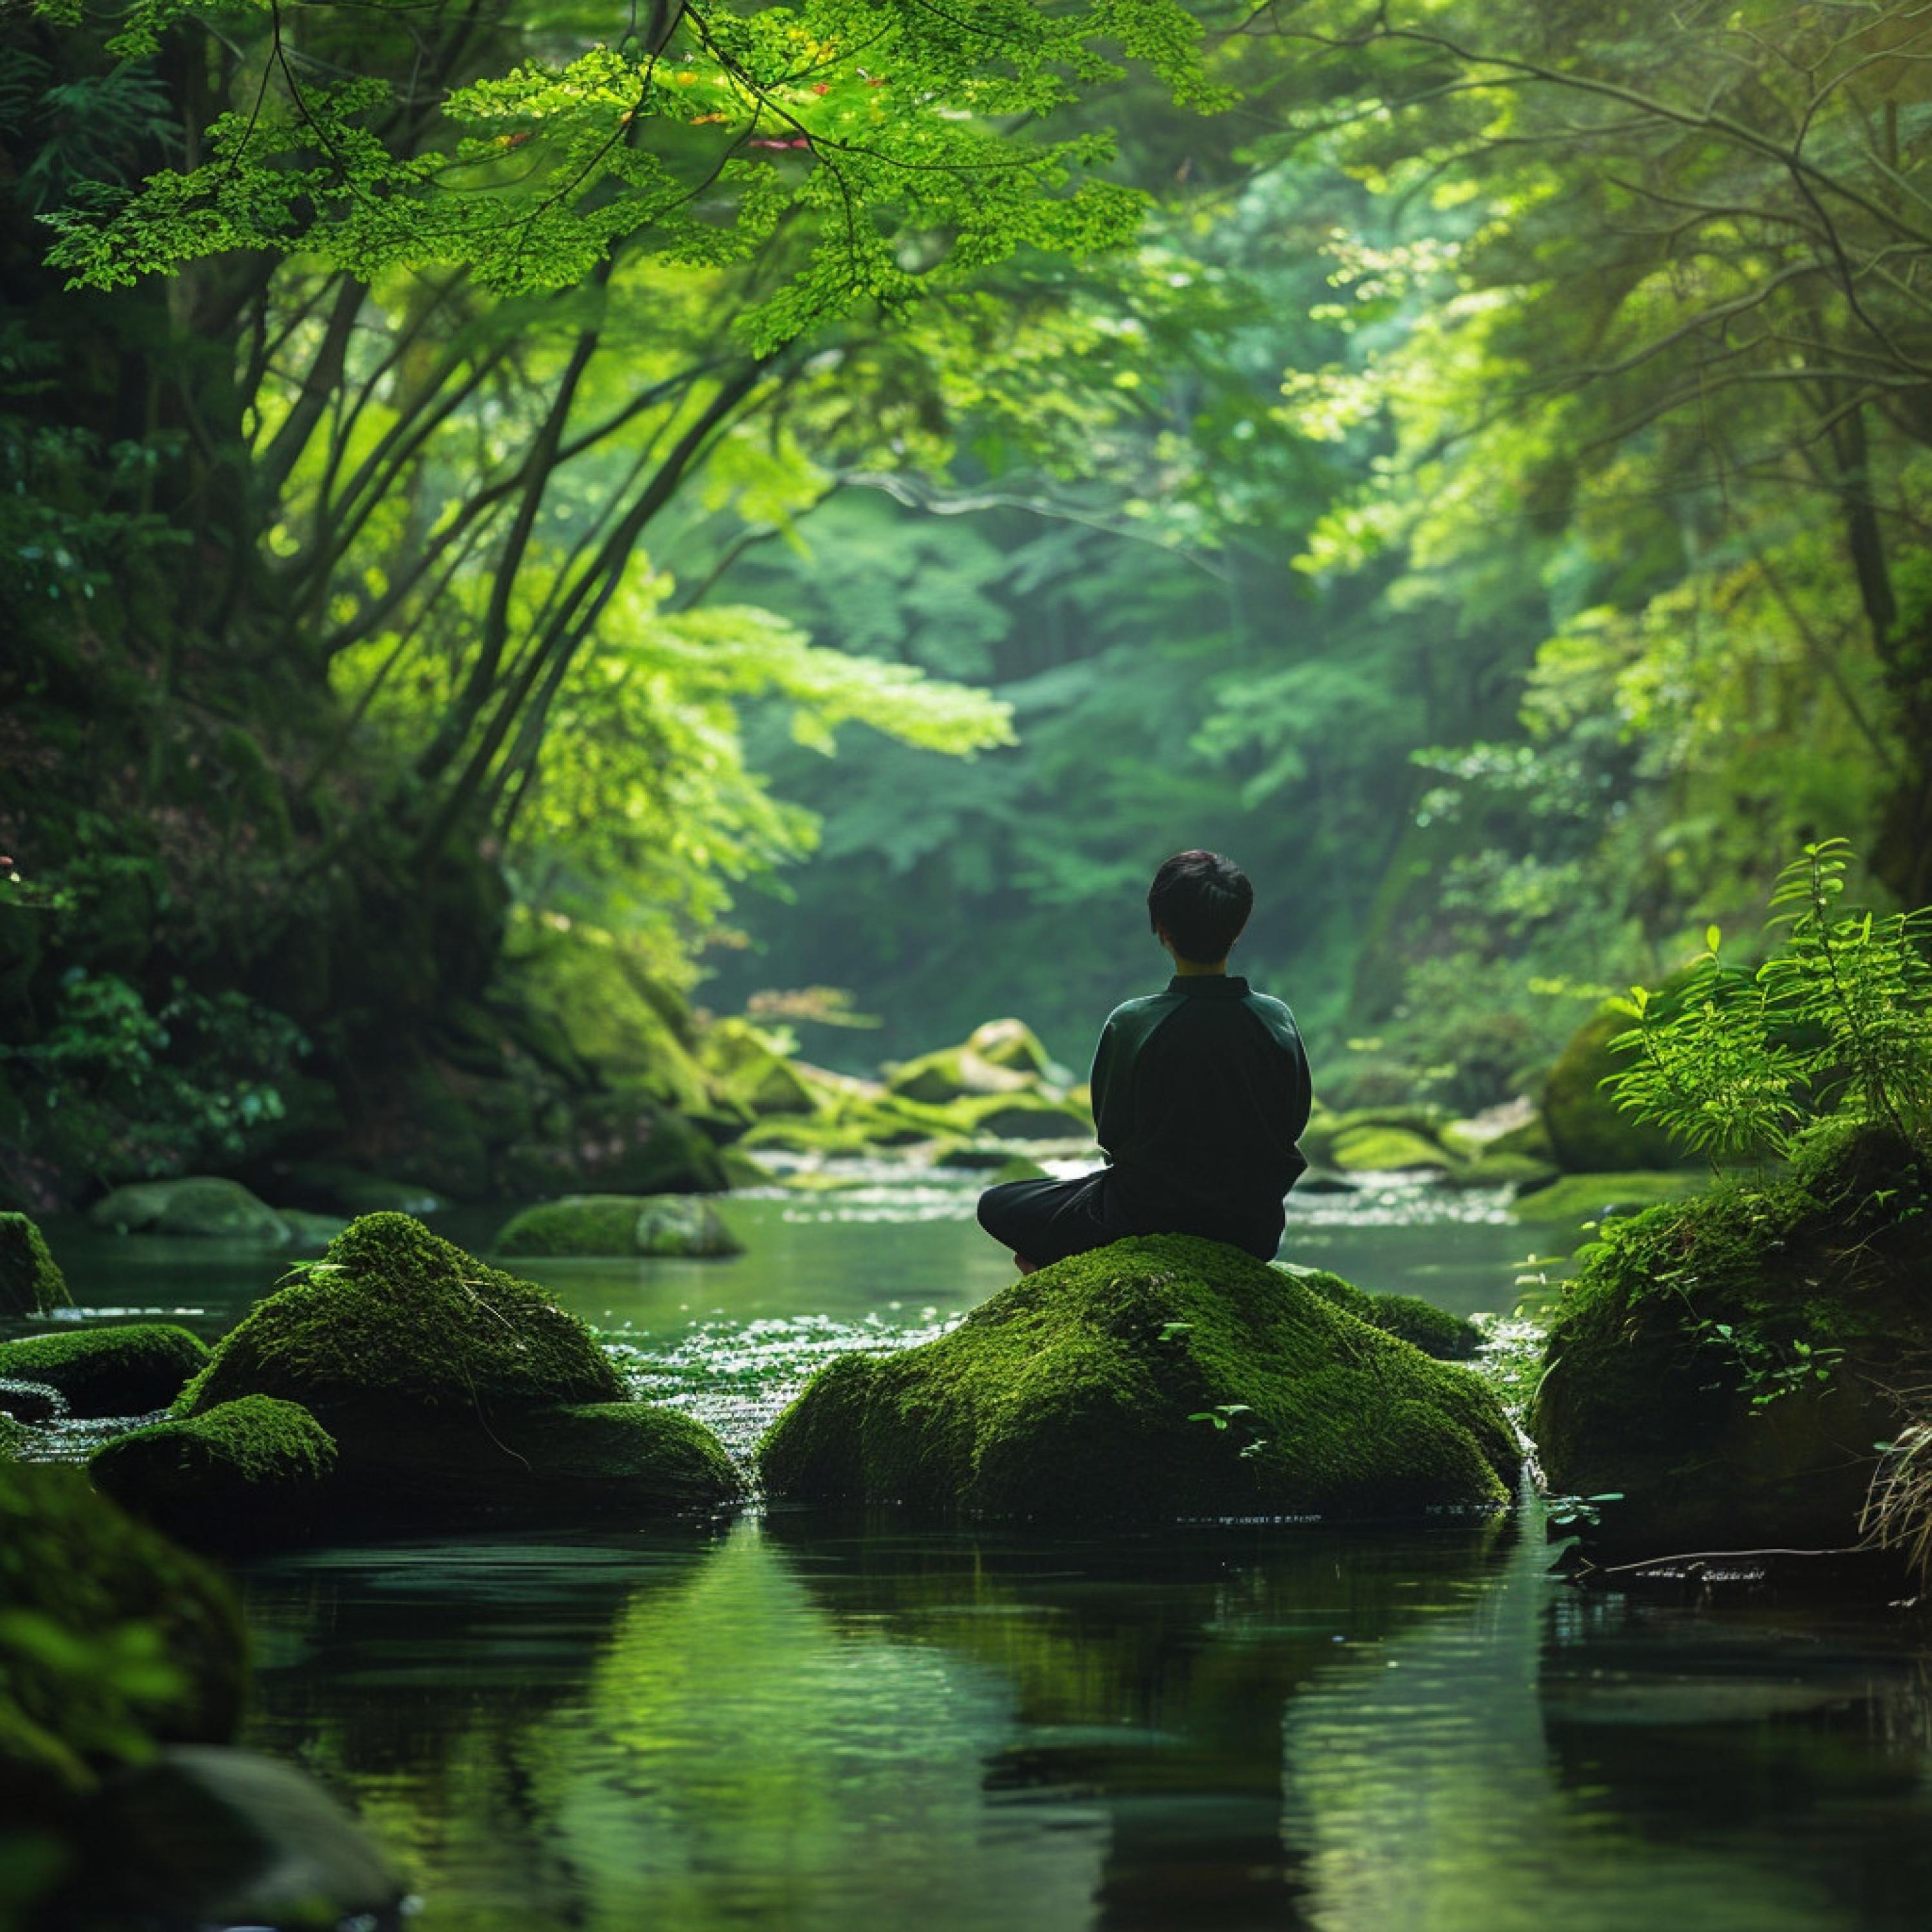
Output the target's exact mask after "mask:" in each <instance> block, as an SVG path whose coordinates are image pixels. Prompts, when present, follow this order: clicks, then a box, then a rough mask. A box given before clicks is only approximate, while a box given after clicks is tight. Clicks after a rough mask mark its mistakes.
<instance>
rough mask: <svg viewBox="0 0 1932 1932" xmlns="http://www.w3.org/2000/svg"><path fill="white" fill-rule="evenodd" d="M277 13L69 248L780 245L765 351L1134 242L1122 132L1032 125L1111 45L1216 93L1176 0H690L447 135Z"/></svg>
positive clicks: (503, 88)
mask: <svg viewBox="0 0 1932 1932" xmlns="http://www.w3.org/2000/svg"><path fill="white" fill-rule="evenodd" d="M448 10H449V12H451V13H452V14H456V13H460V12H461V11H462V9H461V8H460V7H451V8H449V9H448ZM320 11H321V12H323V13H326V12H327V11H328V9H327V8H326V7H325V8H323V9H320ZM180 14H181V8H180V7H178V5H169V4H166V0H144V10H142V13H140V15H139V20H138V22H137V23H136V24H135V25H134V26H130V29H129V31H130V32H135V33H137V34H138V35H139V37H141V38H142V43H143V44H148V43H151V42H153V41H154V39H155V37H157V35H158V34H160V32H162V31H163V30H164V28H166V26H167V25H168V24H169V22H170V21H172V20H175V19H176V18H177V17H179V15H180ZM263 24H264V26H266V25H267V24H268V23H267V22H266V20H265V21H264V23H263ZM273 34H274V37H273V40H272V43H271V45H270V46H269V47H267V48H266V49H263V51H262V53H261V56H260V58H261V62H262V66H261V69H260V82H259V86H258V87H257V89H256V92H255V94H254V98H252V99H251V101H248V104H246V106H245V107H240V106H238V107H237V108H236V110H235V111H233V112H232V113H229V114H228V115H224V116H223V117H222V118H220V120H219V121H217V123H216V124H215V125H214V127H212V128H211V130H209V133H208V147H209V150H210V158H209V159H208V160H207V161H206V162H205V163H202V164H201V165H199V166H196V167H193V168H190V169H184V170H181V171H163V172H160V173H158V174H157V175H154V176H152V177H151V178H150V179H149V180H148V181H147V182H145V184H143V185H142V187H140V188H139V190H136V191H133V192H131V193H127V192H123V193H114V192H113V191H110V190H97V191H96V192H95V193H94V194H93V195H92V196H91V197H89V199H87V200H86V202H84V203H83V204H82V205H77V206H76V207H74V208H69V209H68V210H67V211H65V212H64V213H63V214H62V216H61V217H60V218H59V220H58V223H57V225H58V228H59V230H60V239H59V240H58V242H57V244H56V245H55V250H54V251H53V255H52V260H54V262H55V264H56V265H57V266H59V267H61V268H62V269H65V270H66V271H67V272H68V274H69V275H71V278H72V279H73V281H74V283H75V284H81V285H86V286H90V287H115V286H117V285H120V284H126V283H128V282H130V281H133V280H134V279H136V278H138V277H139V276H140V275H145V274H149V273H156V272H165V271H166V270H168V269H171V268H174V267H178V266H181V264H183V263H187V262H189V261H192V260H196V259H198V258H200V257H205V256H208V255H212V254H220V253H223V252H225V251H231V250H236V249H248V248H266V249H269V250H273V251H281V252H283V253H286V254H302V255H303V256H305V257H314V258H316V259H317V260H320V261H322V262H323V263H328V264H330V265H332V266H335V267H338V268H341V269H347V270H349V271H350V272H353V273H354V274H355V275H357V276H359V278H362V279H365V280H373V279H374V278H377V277H378V276H380V275H381V274H382V273H383V272H384V271H385V270H386V269H391V268H398V267H401V268H423V267H426V266H431V265H436V264H441V265H446V266H460V267H461V268H463V269H466V271H467V272H469V275H470V276H471V277H472V279H473V280H474V281H475V284H476V285H477V286H478V287H481V288H484V289H486V290H495V291H498V292H503V293H514V292H520V291H527V290H543V289H551V288H558V287H568V286H570V285H571V284H574V283H576V282H577V281H581V280H582V279H583V278H585V277H586V275H588V274H589V273H590V272H591V271H592V269H594V268H595V266H596V265H597V264H598V263H599V262H600V261H601V260H603V259H604V257H606V256H607V255H608V254H610V252H611V251H613V249H616V248H619V247H624V246H631V247H637V248H643V249H646V250H647V251H650V252H652V253H655V254H661V255H662V256H664V257H666V258H667V259H668V260H671V261H673V262H676V263H685V264H693V265H703V266H722V265H725V264H727V263H732V262H735V261H740V260H745V259H747V258H748V257H752V256H754V255H758V254H760V253H761V251H763V252H764V253H766V254H769V263H768V268H769V272H768V274H767V275H766V283H767V287H766V290H765V291H764V292H763V293H762V294H761V295H760V299H757V301H755V302H752V303H751V304H749V305H747V306H745V308H742V310H741V311H739V313H738V314H736V315H735V316H734V317H731V318H730V319H729V320H730V326H732V327H733V329H735V330H736V333H737V335H738V337H739V340H740V341H741V342H742V344H743V345H744V347H746V348H747V349H748V350H750V351H751V353H754V354H757V355H766V354H769V353H771V352H772V351H773V350H775V349H777V348H778V347H781V346H782V345H783V344H785V343H787V342H789V341H792V340H793V339H795V338H797V337H798V336H799V335H802V334H804V333H805V332H807V331H808V330H810V329H812V328H813V327H814V326H815V325H817V324H818V323H822V322H824V321H826V320H830V319H832V318H835V317H840V316H843V315H845V314H850V313H851V312H852V311H853V310H854V309H855V308H857V307H859V305H862V304H865V303H867V302H877V303H882V304H883V305H886V307H887V308H892V307H894V306H896V305H903V304H904V303H906V302H910V301H911V300H912V299H914V298H915V297H916V296H919V295H920V294H922V293H923V292H924V291H925V290H927V289H928V288H929V287H937V286H941V285H944V284H947V283H949V282H954V281H958V280H959V279H960V278H962V277H966V276H971V275H974V274H977V273H979V272H983V271H984V270H985V269H986V268H988V267H989V266H992V265H993V264H995V263H999V262H1001V261H1004V260H1007V258H1009V257H1011V256H1012V255H1013V254H1015V253H1016V252H1017V251H1022V250H1034V251H1044V252H1047V253H1058V254H1086V253H1089V252H1091V251H1096V250H1102V249H1109V248H1118V247H1121V246H1122V245H1124V244H1126V243H1127V242H1130V241H1131V240H1132V239H1133V238H1134V236H1135V235H1136V233H1137V231H1138V229H1139V223H1140V220H1141V217H1142V212H1143V211H1144V208H1145V197H1144V196H1142V195H1141V194H1140V193H1138V192H1136V191H1134V190H1130V189H1128V188H1126V187H1122V186H1121V185H1120V184H1118V183H1115V182H1112V181H1106V180H1103V179H1098V178H1094V170H1095V169H1099V168H1102V167H1104V166H1106V165H1107V164H1108V163H1109V161H1110V160H1111V158H1112V142H1111V139H1109V136H1107V135H1106V134H1105V133H1103V132H1100V131H1097V130H1091V129H1089V130H1076V131H1071V132H1069V133H1066V134H1065V135H1064V136H1061V137H1059V138H1055V137H1053V136H1051V135H1048V134H1043V133H1042V132H1041V131H1040V123H1041V122H1042V121H1043V120H1044V119H1045V118H1046V117H1048V116H1050V115H1053V114H1054V113H1056V112H1057V111H1058V110H1061V109H1064V108H1066V107H1069V106H1070V105H1071V104H1074V103H1076V101H1078V100H1079V98H1081V95H1082V92H1084V91H1086V90H1088V89H1093V88H1095V87H1098V86H1103V85H1105V84H1106V83H1109V82H1111V81H1112V80H1115V79H1117V78H1118V77H1119V76H1120V74H1121V72H1122V70H1121V68H1120V67H1119V65H1118V63H1117V62H1115V61H1114V60H1113V59H1112V58H1110V57H1109V55H1107V54H1106V52H1105V51H1104V49H1105V48H1106V46H1109V45H1118V46H1121V47H1122V48H1124V49H1125V51H1126V52H1127V54H1128V55H1129V56H1130V58H1133V59H1136V60H1139V61H1144V62H1147V63H1148V65H1151V66H1152V67H1153V68H1154V69H1155V71H1157V73H1158V74H1160V75H1161V77H1163V80H1165V81H1166V83H1167V84H1168V86H1169V88H1170V89H1171V90H1172V92H1173V93H1174V94H1175V98H1177V99H1181V100H1184V101H1187V102H1188V103H1189V104H1193V105H1195V106H1199V107H1204V108H1205V107H1209V106H1211V105H1213V104H1215V103H1216V102H1217V101H1218V100H1219V99H1220V96H1219V95H1217V94H1216V93H1215V92H1214V91H1213V90H1211V89H1209V88H1208V86H1206V84H1205V81H1204V80H1202V74H1201V71H1200V66H1199V47H1198V44H1197V43H1198V40H1199V28H1198V27H1197V26H1196V23H1194V21H1193V19H1192V18H1191V17H1190V15H1189V14H1188V13H1187V11H1186V10H1185V9H1184V8H1183V7H1181V6H1179V5H1175V4H1174V0H1090V4H1088V5H1084V6H1081V7H1074V8H1072V9H1070V10H1064V11H1061V10H1047V9H1044V8H1041V7H1037V6H1035V5H1032V4H1031V0H975V5H974V6H973V7H971V8H970V9H962V10H959V12H957V13H953V12H952V11H950V10H944V9H939V8H935V7H931V6H929V5H924V4H922V0H873V4H866V5H835V4H832V0H806V4H804V5H800V6H798V7H790V8H787V7H761V8H758V9H755V10H751V11H749V12H746V13H735V12H732V11H730V10H727V9H725V8H724V7H705V6H688V7H684V8H683V9H682V10H681V11H680V12H679V16H678V22H677V26H676V30H675V31H674V32H673V34H672V36H671V37H670V40H668V42H667V43H666V44H664V46H661V47H660V48H659V49H658V50H657V51H656V52H647V51H646V49H644V48H643V46H640V44H639V43H637V42H635V41H634V40H627V41H625V43H623V44H622V45H621V46H608V45H597V46H589V47H585V48H583V49H580V51H578V52H575V53H574V54H571V55H567V56H565V57H563V58H557V59H555V60H547V59H546V60H538V59H535V58H526V59H525V60H523V61H522V62H519V63H518V64H517V65H514V67H512V68H510V69H509V71H507V72H505V73H502V74H496V75H490V76H485V77H481V78H479V79H477V80H472V81H471V82H469V83H468V84H466V85H465V86H461V87H460V88H458V89H455V91H454V92H452V94H451V95H450V96H449V98H448V99H447V101H446V102H445V103H444V104H443V110H444V119H445V123H446V125H447V126H449V127H451V128H452V130H454V133H455V139H453V141H449V142H447V143H446V144H439V142H437V139H436V137H435V130H434V127H433V125H432V127H431V129H430V130H429V131H428V133H427V134H425V131H424V127H423V123H422V119H421V118H420V117H419V116H417V115H413V114H411V113H410V112H409V110H408V104H406V103H405V102H404V101H401V100H400V99H398V98H395V97H392V94H391V92H390V91H389V89H388V87H387V86H386V85H385V84H384V83H382V82H380V81H375V80H369V81H356V82H349V83H339V82H335V81H333V80H328V79H326V78H325V77H324V75H323V73H322V72H321V71H319V68H320V63H318V64H317V67H313V68H312V67H311V66H310V65H308V62H307V60H306V57H305V53H304V52H303V51H302V50H301V49H299V48H296V47H295V46H293V45H291V44H290V43H285V41H284V38H283V37H282V31H281V26H280V24H279V23H276V24H275V26H274V28H273ZM559 37H562V36H561V35H559ZM338 71H339V68H338Z"/></svg>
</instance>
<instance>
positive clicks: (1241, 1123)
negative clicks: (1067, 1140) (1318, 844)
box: [1094, 974, 1311, 1254]
mask: <svg viewBox="0 0 1932 1932" xmlns="http://www.w3.org/2000/svg"><path fill="white" fill-rule="evenodd" d="M1310 1102H1311V1094H1310V1086H1309V1079H1308V1058H1307V1055H1306V1054H1305V1053H1304V1052H1303V1051H1302V1046H1301V1034H1299V1033H1298V1032H1297V1031H1295V1016H1294V1015H1293V1014H1292V1013H1290V1012H1289V1010H1288V1009H1287V1007H1285V1006H1283V1004H1282V1003H1281V1002H1280V1001H1279V1000H1271V999H1269V998H1267V997H1266V996H1265V995H1263V994H1260V993H1253V992H1250V991H1249V990H1248V983H1247V980H1235V979H1230V978H1228V977H1226V976H1225V975H1223V974H1187V975H1186V976H1181V975H1179V974H1177V975H1176V976H1175V978H1174V979H1172V980H1170V981H1169V983H1168V988H1167V990H1166V992H1164V993H1156V994H1154V995H1152V996H1151V998H1147V999H1145V1000H1130V1001H1128V1002H1127V1004H1126V1005H1125V1006H1124V1007H1116V1008H1115V1010H1114V1012H1113V1013H1112V1015H1111V1016H1109V1019H1108V1021H1107V1024H1106V1028H1104V1030H1103V1031H1102V1033H1101V1035H1100V1047H1099V1049H1098V1050H1097V1052H1096V1053H1095V1054H1094V1127H1095V1129H1096V1130H1097V1133H1098V1134H1099V1136H1100V1145H1101V1146H1102V1147H1103V1148H1104V1149H1105V1150H1106V1155H1107V1158H1108V1160H1109V1163H1111V1166H1110V1167H1109V1171H1108V1173H1107V1175H1106V1182H1105V1186H1104V1191H1103V1214H1104V1215H1105V1217H1106V1222H1107V1224H1108V1226H1110V1227H1112V1228H1114V1229H1117V1230H1118V1232H1120V1233H1121V1234H1123V1235H1142V1234H1175V1235H1207V1236H1208V1237H1209V1238H1211V1239H1213V1240H1216V1241H1231V1242H1232V1243H1234V1244H1235V1245H1236V1246H1238V1247H1246V1248H1250V1249H1253V1250H1255V1251H1256V1253H1268V1254H1273V1253H1274V1250H1275V1246H1276V1244H1277V1242H1278V1241H1280V1238H1281V1231H1282V1223H1283V1214H1282V1201H1283V1197H1284V1196H1286V1194H1287V1193H1288V1190H1289V1188H1291V1187H1292V1186H1293V1185H1294V1184H1295V1180H1296V1178H1297V1177H1298V1175H1301V1173H1302V1172H1304V1170H1305V1169H1307V1166H1308V1163H1307V1161H1305V1160H1304V1159H1303V1158H1302V1157H1301V1150H1300V1149H1299V1148H1298V1147H1297V1146H1296V1145H1295V1142H1297V1141H1298V1139H1300V1138H1301V1132H1302V1130H1303V1129H1304V1127H1307V1124H1308V1110H1309V1107H1310Z"/></svg>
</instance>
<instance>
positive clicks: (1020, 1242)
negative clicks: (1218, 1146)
mask: <svg viewBox="0 0 1932 1932" xmlns="http://www.w3.org/2000/svg"><path fill="white" fill-rule="evenodd" d="M1107 1178H1108V1176H1107V1175H1106V1172H1105V1171H1104V1170H1103V1172H1100V1173H1099V1174H1083V1175H1081V1176H1080V1177H1079V1178H1078V1179H1077V1180H1074V1181H1002V1182H1001V1184H999V1186H998V1187H989V1188H988V1189H987V1190H986V1193H983V1195H981V1196H980V1226H981V1227H983V1228H984V1229H986V1232H987V1233H988V1234H989V1235H992V1238H994V1240H995V1241H998V1243H999V1244H1001V1246H1002V1247H1008V1248H1010V1249H1012V1250H1013V1253H1015V1254H1016V1255H1019V1256H1021V1257H1022V1259H1025V1260H1027V1261H1030V1262H1032V1263H1033V1264H1034V1266H1035V1267H1037V1268H1045V1267H1046V1266H1047V1265H1048V1264H1049V1262H1064V1260H1066V1259H1067V1256H1069V1255H1084V1254H1085V1253H1086V1252H1087V1251H1088V1249H1089V1248H1104V1247H1106V1245H1107V1244H1108V1243H1109V1241H1121V1240H1124V1239H1125V1238H1126V1237H1127V1236H1128V1235H1151V1234H1176V1235H1203V1236H1205V1238H1207V1239H1208V1240H1209V1241H1226V1242H1227V1243H1228V1244H1229V1246H1230V1247H1237V1248H1245V1249H1247V1251H1248V1253H1250V1254H1251V1255H1256V1256H1259V1258H1260V1259H1262V1260H1263V1261H1271V1260H1272V1259H1274V1253H1275V1250H1276V1248H1277V1246H1278V1245H1279V1244H1280V1241H1281V1217H1280V1212H1279V1211H1277V1212H1276V1213H1275V1214H1274V1215H1273V1216H1264V1217H1259V1219H1257V1220H1256V1223H1255V1225H1253V1226H1243V1227H1241V1228H1238V1229H1237V1228H1233V1227H1227V1228H1213V1229H1209V1228H1200V1227H1191V1228H1164V1229H1163V1228H1152V1227H1141V1226H1133V1225H1130V1224H1124V1223H1117V1220H1115V1219H1110V1218H1109V1215H1108V1213H1107V1202H1106V1196H1105V1193H1104V1189H1105V1186H1106V1181H1107ZM1264 1221H1266V1222H1268V1223H1271V1225H1268V1226H1263V1225H1262V1223H1263V1222H1264Z"/></svg>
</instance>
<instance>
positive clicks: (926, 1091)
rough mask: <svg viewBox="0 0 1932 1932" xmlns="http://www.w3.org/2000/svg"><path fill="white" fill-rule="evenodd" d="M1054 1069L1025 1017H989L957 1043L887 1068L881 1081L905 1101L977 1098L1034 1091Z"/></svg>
mask: <svg viewBox="0 0 1932 1932" xmlns="http://www.w3.org/2000/svg"><path fill="white" fill-rule="evenodd" d="M1055 1071H1056V1070H1055V1067H1054V1065H1053V1062H1052V1059H1051V1058H1049V1056H1048V1054H1047V1051H1046V1048H1045V1047H1044V1046H1042V1045H1041V1044H1040V1037H1039V1035H1038V1034H1036V1033H1035V1032H1034V1031H1033V1029H1032V1028H1031V1027H1030V1026H1028V1025H1027V1024H1026V1023H1025V1021H1023V1020H1016V1019H1001V1020H988V1021H987V1022H986V1023H985V1024H984V1025H981V1026H978V1027H975V1028H974V1030H973V1032H972V1034H971V1037H969V1038H968V1039H967V1040H964V1041H962V1043H961V1044H960V1045H959V1046H947V1047H941V1049H939V1050H938V1052H933V1053H922V1054H921V1055H919V1056H918V1057H917V1058H916V1059H913V1060H907V1061H899V1062H898V1063H897V1064H895V1065H893V1066H891V1067H888V1068H887V1069H886V1085H887V1087H888V1088H889V1090H890V1091H892V1093H894V1094H898V1095H900V1096H901V1097H904V1099H907V1100H918V1101H924V1102H926V1103H932V1104H944V1103H946V1102H947V1101H950V1100H965V1099H969V1098H972V1097H976V1096H985V1095H989V1094H1022V1093H1026V1092H1028V1091H1034V1092H1037V1091H1040V1089H1041V1088H1042V1086H1043V1084H1044V1083H1045V1082H1048V1081H1049V1080H1050V1079H1051V1078H1052V1075H1053V1074H1054V1073H1055ZM1061 1077H1062V1078H1063V1079H1064V1078H1065V1077H1066V1076H1064V1073H1063V1074H1062V1075H1061Z"/></svg>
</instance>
